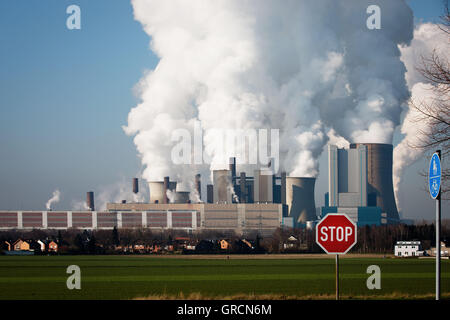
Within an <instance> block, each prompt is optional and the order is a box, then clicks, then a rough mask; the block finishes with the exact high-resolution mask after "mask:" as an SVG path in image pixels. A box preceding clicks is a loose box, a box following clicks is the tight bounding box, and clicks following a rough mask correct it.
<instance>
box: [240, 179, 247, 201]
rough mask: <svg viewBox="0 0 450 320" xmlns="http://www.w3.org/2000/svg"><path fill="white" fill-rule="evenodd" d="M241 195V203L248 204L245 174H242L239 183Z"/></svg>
mask: <svg viewBox="0 0 450 320" xmlns="http://www.w3.org/2000/svg"><path fill="white" fill-rule="evenodd" d="M239 184H240V189H241V194H240V195H239V201H240V202H241V203H246V202H247V184H246V178H245V172H241V179H240V181H239Z"/></svg>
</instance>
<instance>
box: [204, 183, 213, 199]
mask: <svg viewBox="0 0 450 320" xmlns="http://www.w3.org/2000/svg"><path fill="white" fill-rule="evenodd" d="M213 197H214V187H213V185H212V184H208V185H206V202H207V203H214V200H213Z"/></svg>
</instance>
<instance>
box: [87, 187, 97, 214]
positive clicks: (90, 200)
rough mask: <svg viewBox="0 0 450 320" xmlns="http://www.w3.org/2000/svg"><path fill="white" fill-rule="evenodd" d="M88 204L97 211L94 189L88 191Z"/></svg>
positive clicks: (90, 208)
mask: <svg viewBox="0 0 450 320" xmlns="http://www.w3.org/2000/svg"><path fill="white" fill-rule="evenodd" d="M86 205H87V207H88V208H89V210H91V211H95V206H94V192H93V191H89V192H87V193H86Z"/></svg>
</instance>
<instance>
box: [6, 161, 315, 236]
mask: <svg viewBox="0 0 450 320" xmlns="http://www.w3.org/2000/svg"><path fill="white" fill-rule="evenodd" d="M212 176H213V179H212V180H213V184H209V185H207V199H205V200H206V201H203V200H202V199H201V177H200V175H199V174H197V175H195V183H194V186H195V190H193V193H194V194H195V195H196V197H195V199H196V200H195V201H194V200H192V199H193V197H192V196H191V192H188V191H179V190H177V182H176V181H171V180H170V177H165V178H164V179H163V180H162V181H150V182H149V189H150V197H149V199H150V201H149V203H133V202H131V203H130V202H129V203H127V202H126V201H122V202H120V203H108V204H107V208H106V211H95V204H94V193H93V192H92V191H89V192H87V196H86V206H87V208H89V210H86V211H0V229H26V228H43V229H46V228H55V229H65V228H82V229H112V228H114V227H117V228H150V229H155V230H164V229H182V230H186V231H197V230H220V231H230V232H235V233H238V234H245V233H246V232H254V231H257V232H259V233H260V234H262V235H267V234H271V233H273V231H274V230H275V229H277V228H280V227H296V226H302V225H305V224H306V222H307V221H314V220H317V215H316V208H315V203H314V186H315V178H304V177H288V176H286V173H281V175H280V176H277V175H275V174H274V173H273V172H272V171H270V169H263V170H260V169H258V170H254V175H253V176H247V175H246V173H245V172H241V173H239V175H238V174H237V173H236V159H235V158H230V164H229V168H228V169H226V170H214V171H213V175H212ZM132 189H133V192H134V193H138V192H139V184H138V180H137V179H136V178H134V179H133V181H132Z"/></svg>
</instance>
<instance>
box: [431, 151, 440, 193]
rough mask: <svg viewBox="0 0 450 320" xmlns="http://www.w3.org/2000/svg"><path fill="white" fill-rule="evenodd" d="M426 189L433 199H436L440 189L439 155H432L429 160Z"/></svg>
mask: <svg viewBox="0 0 450 320" xmlns="http://www.w3.org/2000/svg"><path fill="white" fill-rule="evenodd" d="M428 189H429V190H430V195H431V197H432V198H433V199H436V198H437V196H438V195H439V190H440V189H441V160H440V159H439V155H438V154H437V153H434V154H433V156H432V157H431V160H430V168H429V170H428Z"/></svg>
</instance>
